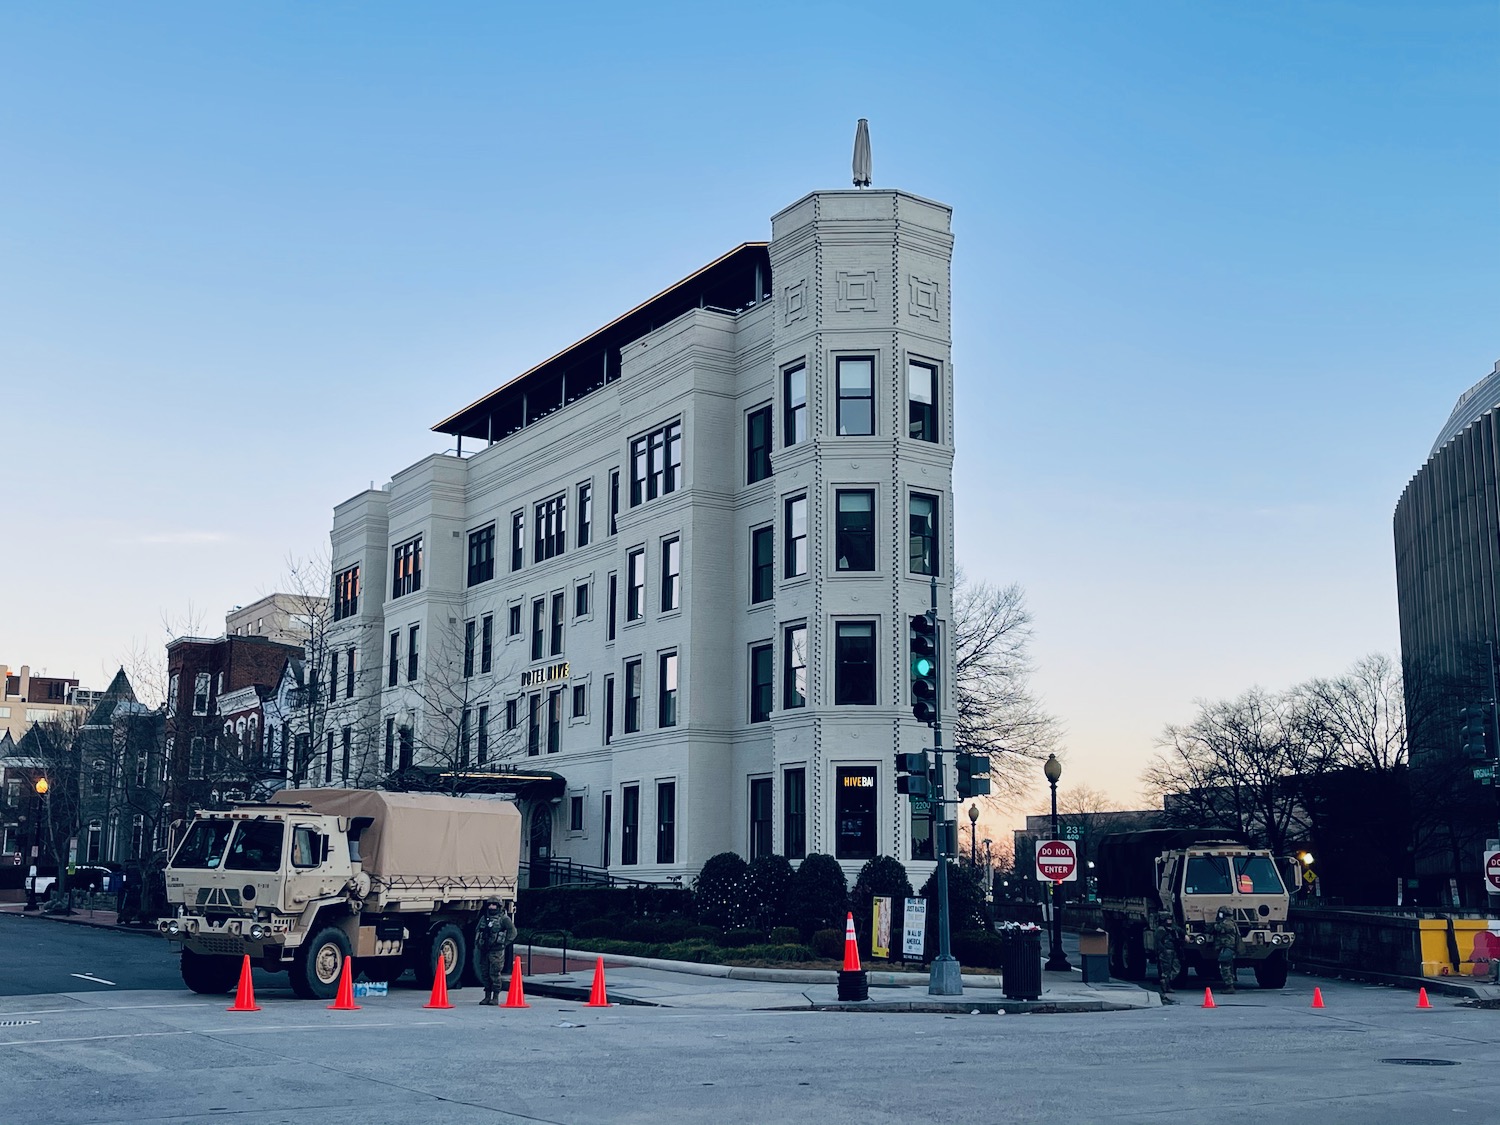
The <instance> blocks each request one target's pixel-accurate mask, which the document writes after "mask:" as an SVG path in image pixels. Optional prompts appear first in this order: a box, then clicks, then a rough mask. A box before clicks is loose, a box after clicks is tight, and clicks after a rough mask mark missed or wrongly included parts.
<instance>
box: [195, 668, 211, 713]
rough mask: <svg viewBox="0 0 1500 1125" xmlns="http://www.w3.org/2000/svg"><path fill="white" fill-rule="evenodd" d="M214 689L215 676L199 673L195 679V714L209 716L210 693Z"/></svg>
mask: <svg viewBox="0 0 1500 1125" xmlns="http://www.w3.org/2000/svg"><path fill="white" fill-rule="evenodd" d="M212 687H213V676H212V675H211V674H210V673H208V672H199V673H198V674H197V675H196V676H194V677H193V714H195V715H207V714H208V693H209V691H210V690H211V689H212Z"/></svg>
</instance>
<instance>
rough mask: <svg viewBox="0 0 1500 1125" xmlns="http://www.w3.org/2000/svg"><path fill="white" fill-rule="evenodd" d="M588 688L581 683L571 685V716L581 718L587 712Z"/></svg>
mask: <svg viewBox="0 0 1500 1125" xmlns="http://www.w3.org/2000/svg"><path fill="white" fill-rule="evenodd" d="M588 701H589V689H588V688H587V687H586V686H585V685H583V684H574V685H573V718H575V719H581V718H583V717H584V715H586V714H587V713H588Z"/></svg>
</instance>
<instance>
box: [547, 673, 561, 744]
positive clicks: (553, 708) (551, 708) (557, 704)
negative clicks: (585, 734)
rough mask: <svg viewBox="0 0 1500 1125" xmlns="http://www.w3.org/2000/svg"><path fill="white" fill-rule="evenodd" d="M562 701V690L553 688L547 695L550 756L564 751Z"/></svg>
mask: <svg viewBox="0 0 1500 1125" xmlns="http://www.w3.org/2000/svg"><path fill="white" fill-rule="evenodd" d="M562 701H563V693H562V688H553V689H552V690H551V691H549V692H548V693H547V753H549V754H556V753H557V752H558V751H559V750H561V749H562V726H563V702H562Z"/></svg>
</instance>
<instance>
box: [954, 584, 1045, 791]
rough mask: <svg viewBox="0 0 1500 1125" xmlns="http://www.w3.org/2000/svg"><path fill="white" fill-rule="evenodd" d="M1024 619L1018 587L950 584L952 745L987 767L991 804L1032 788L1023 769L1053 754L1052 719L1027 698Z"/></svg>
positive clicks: (1033, 698) (1026, 620)
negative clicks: (981, 757) (980, 756)
mask: <svg viewBox="0 0 1500 1125" xmlns="http://www.w3.org/2000/svg"><path fill="white" fill-rule="evenodd" d="M1031 635H1032V629H1031V613H1030V611H1029V610H1028V609H1027V608H1026V596H1025V593H1024V592H1023V591H1022V589H1021V587H1020V586H1018V585H1016V584H1014V583H1012V584H1011V585H1009V586H1002V587H997V586H992V585H990V584H989V583H988V582H973V581H970V580H969V579H968V578H967V577H965V575H964V574H963V573H962V572H959V574H958V576H957V577H956V579H955V581H954V584H953V648H954V670H953V687H954V697H955V701H956V704H957V711H958V714H957V717H956V722H955V724H954V725H955V728H956V729H955V732H954V739H953V741H954V745H955V746H957V747H958V748H959V749H961V750H967V751H969V752H971V753H979V754H985V755H987V756H988V757H989V759H990V771H991V772H990V776H991V783H992V788H993V791H994V794H995V795H996V796H1002V795H1003V796H1011V797H1014V796H1016V795H1018V794H1020V793H1022V792H1024V791H1025V790H1026V789H1027V788H1028V787H1029V785H1030V784H1031V782H1032V775H1033V774H1034V773H1035V770H1034V769H1032V768H1030V763H1032V762H1036V761H1040V760H1042V759H1044V758H1046V756H1047V755H1048V754H1049V753H1051V752H1053V751H1054V750H1055V749H1056V748H1057V746H1058V741H1059V724H1058V721H1057V719H1056V718H1055V717H1054V716H1052V715H1051V714H1049V713H1048V712H1047V711H1046V709H1045V708H1043V707H1042V705H1041V702H1040V700H1038V699H1037V697H1036V695H1035V694H1034V693H1033V692H1032V688H1031V675H1032V672H1033V667H1032V662H1031V653H1030V647H1031Z"/></svg>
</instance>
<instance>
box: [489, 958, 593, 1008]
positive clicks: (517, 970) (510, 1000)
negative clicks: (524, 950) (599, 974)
mask: <svg viewBox="0 0 1500 1125" xmlns="http://www.w3.org/2000/svg"><path fill="white" fill-rule="evenodd" d="M600 960H601V961H602V960H603V958H600ZM500 1006H501V1007H502V1008H529V1007H531V1005H530V1004H528V1003H526V993H525V991H524V990H523V989H522V988H521V955H520V954H519V953H518V954H516V963H515V966H514V967H513V968H512V969H511V970H510V991H509V992H507V993H506V994H505V1003H504V1004H501V1005H500Z"/></svg>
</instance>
